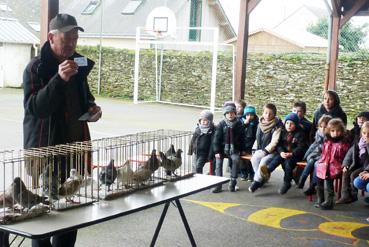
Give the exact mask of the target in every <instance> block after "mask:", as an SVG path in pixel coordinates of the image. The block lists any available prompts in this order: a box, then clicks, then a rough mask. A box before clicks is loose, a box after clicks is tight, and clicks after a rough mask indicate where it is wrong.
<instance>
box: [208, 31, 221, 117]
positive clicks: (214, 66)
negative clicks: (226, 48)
mask: <svg viewBox="0 0 369 247" xmlns="http://www.w3.org/2000/svg"><path fill="white" fill-rule="evenodd" d="M218 38H219V29H218V28H216V29H215V30H214V39H213V64H212V68H211V91H210V111H212V112H214V111H215V93H216V85H217V66H218Z"/></svg>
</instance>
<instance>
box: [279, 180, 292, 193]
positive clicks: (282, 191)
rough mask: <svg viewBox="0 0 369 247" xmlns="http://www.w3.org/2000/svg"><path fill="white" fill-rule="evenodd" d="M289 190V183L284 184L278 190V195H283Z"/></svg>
mask: <svg viewBox="0 0 369 247" xmlns="http://www.w3.org/2000/svg"><path fill="white" fill-rule="evenodd" d="M290 188H291V183H286V182H284V183H283V185H282V187H281V188H280V189H279V190H278V193H279V194H281V195H284V194H286V193H287V191H288V190H289V189H290Z"/></svg>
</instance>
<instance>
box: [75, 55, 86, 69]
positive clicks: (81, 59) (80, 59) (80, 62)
mask: <svg viewBox="0 0 369 247" xmlns="http://www.w3.org/2000/svg"><path fill="white" fill-rule="evenodd" d="M74 62H76V64H77V65H78V67H82V66H87V58H86V57H75V58H74Z"/></svg>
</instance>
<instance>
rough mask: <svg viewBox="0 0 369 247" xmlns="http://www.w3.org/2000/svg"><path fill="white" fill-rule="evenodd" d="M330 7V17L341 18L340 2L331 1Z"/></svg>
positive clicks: (336, 0)
mask: <svg viewBox="0 0 369 247" xmlns="http://www.w3.org/2000/svg"><path fill="white" fill-rule="evenodd" d="M331 3H332V4H331V5H332V15H333V16H341V6H342V4H341V1H340V0H331Z"/></svg>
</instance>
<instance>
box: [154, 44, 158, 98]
mask: <svg viewBox="0 0 369 247" xmlns="http://www.w3.org/2000/svg"><path fill="white" fill-rule="evenodd" d="M158 83H159V80H158V45H157V44H155V90H156V91H155V92H156V95H155V98H156V101H159V94H158V90H159V85H158Z"/></svg>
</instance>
